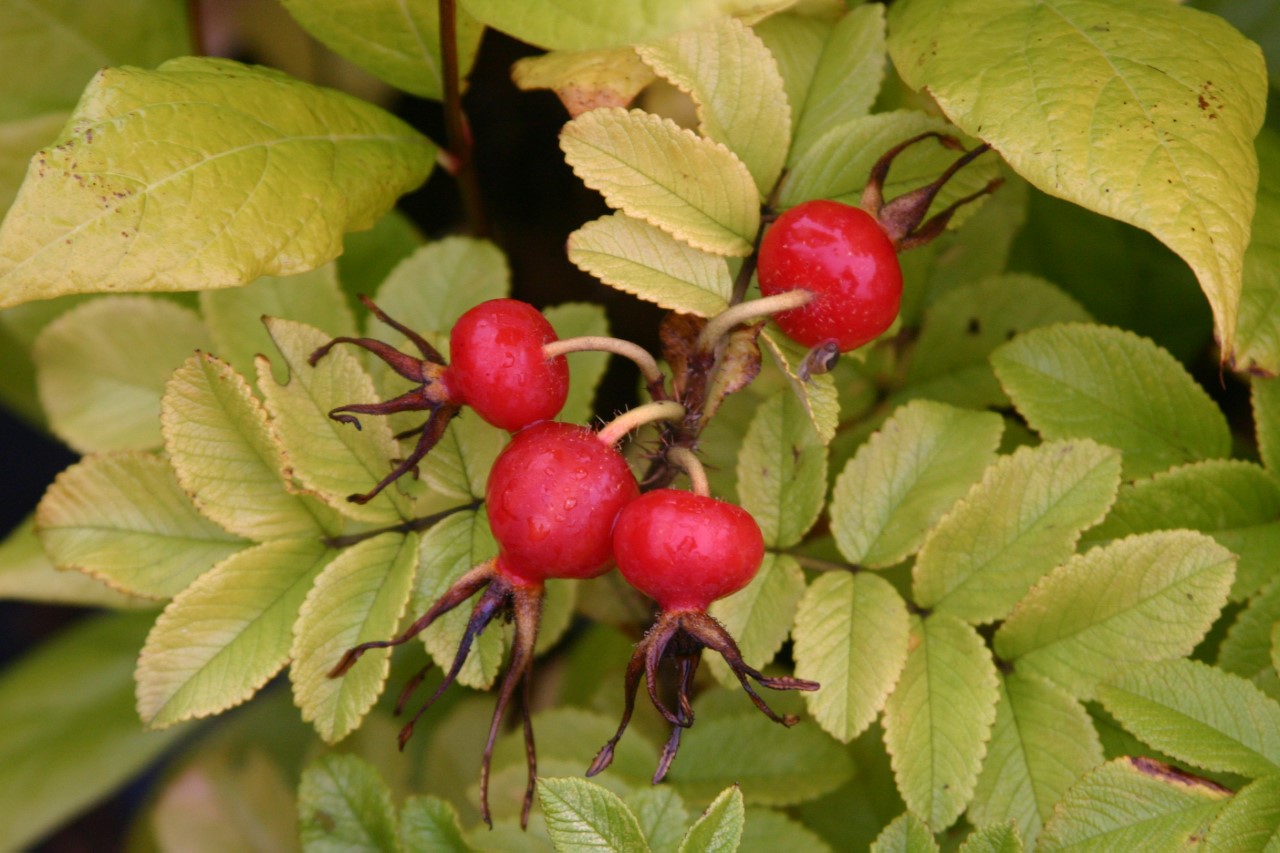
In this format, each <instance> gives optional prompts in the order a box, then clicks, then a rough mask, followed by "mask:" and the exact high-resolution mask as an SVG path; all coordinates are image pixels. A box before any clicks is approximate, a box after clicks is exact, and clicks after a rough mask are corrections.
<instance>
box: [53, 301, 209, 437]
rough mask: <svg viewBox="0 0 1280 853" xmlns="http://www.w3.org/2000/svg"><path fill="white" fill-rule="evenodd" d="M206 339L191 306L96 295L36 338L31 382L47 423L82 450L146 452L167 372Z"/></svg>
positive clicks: (156, 426)
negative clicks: (33, 375) (35, 385)
mask: <svg viewBox="0 0 1280 853" xmlns="http://www.w3.org/2000/svg"><path fill="white" fill-rule="evenodd" d="M208 346H209V338H208V335H207V333H206V332H205V330H204V326H203V325H201V323H200V318H199V317H197V316H196V315H195V314H194V313H193V312H192V311H189V310H187V309H186V308H182V307H181V306H179V305H175V304H174V303H172V302H169V301H167V300H162V299H153V298H149V297H143V296H133V297H114V298H110V299H94V300H92V301H90V302H85V303H83V304H81V305H78V306H76V307H75V308H72V309H71V310H70V311H67V312H66V313H65V314H63V315H62V316H60V317H58V319H56V320H54V321H53V322H52V323H50V324H49V325H48V326H45V328H44V330H43V331H42V332H41V333H40V336H39V337H38V338H36V342H35V345H34V347H33V348H32V356H33V358H34V359H35V362H36V384H37V388H38V389H39V392H40V402H41V405H42V406H43V407H44V411H45V414H46V415H47V416H48V418H49V427H50V428H51V429H52V430H53V431H54V433H56V434H57V435H58V437H59V438H61V439H62V440H64V441H65V442H67V444H69V445H71V446H72V447H73V448H75V449H76V450H78V451H80V452H81V453H93V452H97V451H106V450H152V449H154V448H158V447H159V446H160V444H161V442H162V439H161V436H160V397H161V395H162V394H163V393H164V384H165V381H166V380H167V379H168V378H169V374H170V373H171V372H172V371H173V370H174V369H175V368H177V367H178V366H179V365H181V364H182V362H183V361H184V360H186V358H187V356H189V355H190V354H191V352H192V350H195V349H199V348H201V347H205V348H207V347H208Z"/></svg>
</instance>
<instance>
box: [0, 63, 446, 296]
mask: <svg viewBox="0 0 1280 853" xmlns="http://www.w3.org/2000/svg"><path fill="white" fill-rule="evenodd" d="M434 155H435V148H434V146H433V145H432V144H431V143H430V142H429V141H428V140H427V139H426V138H425V137H423V136H422V135H421V134H419V133H418V132H417V131H414V130H413V129H412V128H410V127H409V126H408V125H406V124H404V123H403V122H401V121H400V120H399V119H396V118H394V117H393V116H391V115H390V114H389V113H386V112H384V111H382V110H380V109H378V108H377V107H374V106H372V105H370V104H368V103H365V102H364V101H360V100H358V99H356V98H354V97H351V96H348V95H344V94H341V93H338V92H335V91H331V90H326V89H320V88H317V87H314V86H310V85H308V84H305V83H301V82H299V81H297V80H294V79H292V78H290V77H288V76H286V75H284V74H282V73H280V72H277V71H272V70H269V69H265V68H258V67H250V66H246V65H241V64H239V63H236V62H232V61H230V60H225V59H206V58H193V57H184V58H182V59H175V60H171V61H170V62H167V63H165V64H164V65H162V66H160V68H159V69H157V70H155V71H144V70H142V69H138V68H127V67H126V68H112V69H107V70H104V71H101V72H99V74H98V76H97V77H95V78H94V81H93V82H92V83H91V84H90V85H89V88H88V89H87V90H86V91H85V94H84V96H83V97H82V98H81V100H80V104H79V105H78V106H77V107H76V111H75V113H74V114H73V115H72V117H71V120H70V121H69V122H68V124H67V126H66V128H64V130H63V132H62V134H61V135H60V136H59V137H58V139H57V140H56V141H55V144H54V145H52V146H51V147H49V148H46V149H44V150H43V151H41V152H40V153H38V154H37V155H36V156H35V157H34V158H33V159H32V161H31V165H30V167H29V169H28V171H27V179H26V181H25V182H24V183H23V186H22V189H21V190H20V191H19V193H18V198H17V199H16V200H15V201H14V204H13V207H12V208H11V209H10V215H9V216H8V217H7V218H6V219H5V221H4V223H3V224H2V225H0V307H4V306H9V305H17V304H18V303H21V302H26V301H28V300H31V299H48V298H50V297H53V296H60V295H63V294H66V293H85V292H102V291H119V290H204V289H208V288H214V287H233V286H236V285H241V284H247V283H248V282H250V281H253V280H254V279H256V278H258V277H259V276H261V275H291V274H293V273H299V272H303V271H305V270H308V269H311V268H313V267H316V266H319V265H320V264H322V263H324V262H325V261H328V260H331V259H332V258H334V257H336V256H337V255H338V254H339V253H340V252H341V251H342V234H343V232H344V231H347V230H352V229H360V228H369V227H371V226H372V225H373V224H374V223H375V222H376V221H377V220H378V218H379V217H380V216H381V215H382V214H383V213H384V212H386V210H387V209H388V208H389V207H390V206H391V204H392V203H393V202H394V201H395V199H396V198H397V197H398V196H399V195H400V194H401V193H404V192H406V191H408V190H410V189H412V188H414V187H416V186H417V185H419V184H420V183H422V181H423V180H424V179H425V178H426V176H427V173H428V172H429V171H430V169H431V166H432V164H433V162H434ZM375 164H376V169H375V170H373V171H376V174H377V179H376V180H371V179H370V174H371V168H372V167H373V166H374V165H375Z"/></svg>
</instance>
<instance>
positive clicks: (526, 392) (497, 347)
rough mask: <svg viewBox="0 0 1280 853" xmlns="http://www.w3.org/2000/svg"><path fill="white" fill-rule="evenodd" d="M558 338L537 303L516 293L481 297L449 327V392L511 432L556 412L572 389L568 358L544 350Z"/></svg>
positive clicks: (480, 414) (489, 420) (446, 383)
mask: <svg viewBox="0 0 1280 853" xmlns="http://www.w3.org/2000/svg"><path fill="white" fill-rule="evenodd" d="M555 340H556V333H555V330H554V329H552V328H551V324H550V323H548V322H547V318H545V317H543V316H542V313H541V312H540V311H538V309H536V308H534V307H533V306H532V305H529V304H527V303H524V302H520V301H518V300H515V299H491V300H489V301H488V302H482V303H480V304H479V305H477V306H475V307H474V308H472V309H471V310H469V311H467V312H466V313H465V314H463V315H462V316H461V317H459V318H458V322H457V323H455V324H454V326H453V330H452V331H451V332H450V333H449V367H448V369H447V370H446V371H445V374H444V382H445V385H446V387H447V388H448V390H449V395H450V396H451V397H452V398H453V399H454V401H455V402H458V403H465V404H466V405H468V406H470V407H471V408H472V409H474V410H475V412H476V414H478V415H479V416H480V417H482V418H484V420H486V421H488V422H489V423H491V424H493V425H494V426H496V427H499V428H501V429H505V430H507V431H508V432H515V431H516V430H520V429H524V428H525V427H527V426H528V425H529V424H531V423H535V422H537V421H544V420H550V419H551V418H554V417H555V416H556V415H558V414H560V410H561V409H562V408H564V401H565V399H566V398H567V397H568V395H569V365H568V362H566V361H565V358H564V356H557V357H556V358H553V359H548V358H546V357H544V356H543V354H542V347H543V345H544V344H548V343H551V342H552V341H555Z"/></svg>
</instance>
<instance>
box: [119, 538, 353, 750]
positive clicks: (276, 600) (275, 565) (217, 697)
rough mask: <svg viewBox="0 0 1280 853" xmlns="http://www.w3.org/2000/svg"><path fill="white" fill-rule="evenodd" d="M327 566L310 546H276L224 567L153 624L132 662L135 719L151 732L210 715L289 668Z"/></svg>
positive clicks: (313, 543) (310, 542)
mask: <svg viewBox="0 0 1280 853" xmlns="http://www.w3.org/2000/svg"><path fill="white" fill-rule="evenodd" d="M331 559H333V552H331V551H330V550H329V549H328V548H327V547H326V546H325V545H324V544H323V543H321V542H319V541H317V540H314V539H276V540H274V541H271V542H266V543H263V544H261V545H255V546H254V547H252V548H249V549H247V550H245V551H241V552H240V553H238V554H235V555H233V556H231V557H229V558H228V559H226V560H223V561H222V562H221V563H219V564H218V565H217V566H215V567H214V568H213V569H211V570H210V571H208V572H206V573H205V574H203V575H201V576H200V577H199V578H198V579H197V580H196V581H195V583H193V584H191V586H189V587H187V588H186V589H184V590H183V591H182V592H180V593H179V594H178V595H177V596H175V597H174V599H173V601H171V602H169V606H168V607H166V608H165V610H164V612H163V613H161V614H160V618H159V619H157V620H156V624H155V627H154V628H153V629H152V630H151V633H150V635H148V636H147V642H146V645H145V646H143V648H142V653H141V655H140V656H139V658H138V672H137V681H138V716H140V717H142V720H143V722H144V723H146V724H147V726H148V727H150V728H164V727H166V726H171V725H173V724H174V723H177V722H181V721H182V720H187V719H191V718H193V717H204V716H208V715H210V714H217V713H220V712H222V711H225V710H226V709H228V708H230V707H233V706H235V705H238V704H240V703H241V702H243V701H245V700H246V699H248V698H249V697H250V696H252V695H253V694H254V693H256V692H257V691H258V689H259V688H260V687H262V685H264V684H266V683H267V681H269V680H270V679H271V677H272V676H274V675H275V674H276V673H277V672H279V671H280V670H281V668H283V667H284V665H285V664H286V663H288V661H289V647H290V645H291V643H292V639H293V636H292V631H291V629H292V627H293V623H294V620H295V619H296V618H297V615H298V608H300V607H301V606H302V602H303V599H304V598H305V597H306V595H307V591H308V590H309V589H310V588H311V584H312V583H313V582H314V581H315V579H316V576H317V575H318V574H319V573H320V570H321V569H323V568H324V566H325V564H326V563H328V562H329V561H330V560H331Z"/></svg>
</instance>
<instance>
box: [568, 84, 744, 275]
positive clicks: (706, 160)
mask: <svg viewBox="0 0 1280 853" xmlns="http://www.w3.org/2000/svg"><path fill="white" fill-rule="evenodd" d="M560 147H561V148H562V149H563V150H564V154H565V159H566V160H567V161H568V163H569V165H570V166H572V167H573V171H574V172H575V173H576V174H577V175H578V177H579V178H581V179H582V180H583V182H585V183H586V185H587V186H589V187H591V188H592V189H594V190H597V191H599V192H600V193H601V194H602V195H604V198H605V201H606V202H608V204H609V206H610V207H614V208H618V209H621V210H622V211H623V212H625V213H627V214H628V215H630V216H634V217H636V218H637V219H643V220H644V221H645V222H648V223H649V224H650V225H655V226H657V227H658V228H661V229H662V230H663V231H666V232H668V233H669V234H671V235H672V236H674V237H676V238H678V239H680V240H683V241H684V242H686V243H688V244H689V245H691V246H693V247H694V248H696V249H702V250H703V251H706V252H712V253H715V254H718V255H731V256H733V255H737V256H745V255H749V254H751V246H752V241H753V240H754V239H755V235H756V228H757V227H758V226H759V224H760V202H759V199H758V198H757V195H756V187H755V182H754V181H753V180H752V178H751V173H750V172H749V171H748V170H747V167H746V166H744V165H743V164H742V161H741V160H739V159H738V158H737V157H736V156H735V155H734V154H733V152H731V151H730V150H729V149H728V148H725V147H724V146H723V145H721V144H720V143H718V142H715V141H713V140H710V139H706V138H704V137H701V136H698V135H697V134H695V133H694V132H693V131H690V130H684V129H683V128H681V127H680V126H679V125H677V124H676V123H675V122H673V121H671V120H670V119H664V118H660V117H658V116H656V115H652V114H650V113H645V112H641V111H639V110H631V111H627V110H622V109H602V110H592V111H591V112H589V113H584V114H583V115H580V116H578V117H577V118H576V119H574V120H573V121H571V122H569V123H568V124H566V125H565V126H564V129H563V130H562V131H561V132H560Z"/></svg>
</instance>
